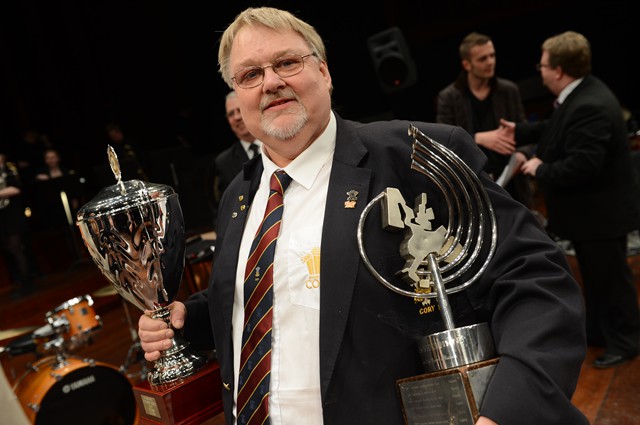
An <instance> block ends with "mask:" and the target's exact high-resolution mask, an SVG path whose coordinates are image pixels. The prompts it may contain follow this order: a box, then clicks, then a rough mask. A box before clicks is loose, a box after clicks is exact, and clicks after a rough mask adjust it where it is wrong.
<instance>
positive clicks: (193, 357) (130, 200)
mask: <svg viewBox="0 0 640 425" xmlns="http://www.w3.org/2000/svg"><path fill="white" fill-rule="evenodd" d="M107 154H108V157H109V163H110V165H111V170H112V171H113V173H114V176H115V178H116V184H114V185H113V186H109V187H106V188H104V189H102V190H101V191H100V192H99V193H98V194H97V195H96V196H95V197H94V198H93V199H92V200H91V201H90V202H89V203H87V204H86V205H84V206H83V207H82V208H80V210H79V211H78V214H77V219H78V221H77V225H78V227H79V229H80V233H81V234H82V239H83V241H84V243H85V245H86V247H87V249H88V250H89V253H90V255H91V257H92V259H93V261H94V263H95V264H96V265H97V266H98V268H99V269H100V271H101V272H102V274H103V275H104V276H105V277H106V278H107V280H108V281H109V282H110V283H111V285H113V287H114V288H115V289H116V290H117V292H118V293H119V294H120V295H121V296H122V297H123V298H125V299H126V300H127V301H129V302H130V303H132V304H133V305H135V306H136V307H138V308H139V309H140V310H142V311H151V316H152V317H153V318H154V319H161V320H164V321H165V322H166V323H167V324H170V322H169V315H170V311H169V308H168V305H169V304H170V303H171V302H172V301H174V299H175V297H176V295H177V292H178V289H179V287H180V281H181V279H182V273H183V271H184V261H185V260H184V253H185V230H184V220H183V216H182V210H181V207H180V203H179V201H178V195H177V194H176V193H175V192H174V191H173V189H172V188H171V187H169V186H166V185H162V184H154V183H148V182H143V181H140V180H129V181H122V179H121V174H120V166H119V163H118V159H117V156H116V154H115V152H114V150H113V148H111V147H110V146H109V148H108V151H107ZM206 362H207V358H206V357H205V356H203V355H200V354H197V353H195V352H194V351H193V350H191V349H190V347H189V343H188V342H186V341H185V340H184V339H183V338H182V337H181V336H180V333H179V332H175V337H174V338H173V340H172V346H171V348H169V349H168V350H166V351H164V352H163V353H162V357H161V358H160V359H159V360H157V361H156V362H155V365H154V368H153V370H152V371H151V372H150V373H149V375H148V380H149V383H150V384H151V385H155V386H157V385H162V384H168V383H172V382H175V381H178V380H181V379H184V378H187V377H189V376H191V375H193V374H194V373H195V372H197V371H198V370H199V369H201V368H202V367H203V366H204V365H205V364H206Z"/></svg>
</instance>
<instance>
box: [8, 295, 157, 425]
mask: <svg viewBox="0 0 640 425" xmlns="http://www.w3.org/2000/svg"><path fill="white" fill-rule="evenodd" d="M94 295H96V296H105V295H110V294H107V293H106V291H105V293H104V294H103V293H102V292H100V291H97V292H96V293H94ZM127 317H129V315H128V311H127ZM45 318H46V325H44V326H41V327H34V326H24V327H21V328H16V329H10V330H6V331H0V340H5V339H10V338H15V339H14V340H13V341H11V342H10V343H9V344H7V345H6V346H3V347H0V359H1V360H2V364H3V367H4V369H10V368H9V367H8V366H7V365H8V364H9V361H10V359H11V358H13V357H15V356H20V355H23V354H34V355H35V356H36V361H35V362H30V363H27V364H26V365H25V369H26V371H25V372H24V373H23V374H22V375H21V376H19V377H18V378H17V379H15V373H14V372H13V370H10V372H11V373H10V374H9V375H10V376H12V378H13V379H14V382H13V384H12V385H13V387H12V390H13V392H14V393H15V395H16V397H17V400H18V402H19V404H20V405H21V407H22V409H23V410H24V411H25V413H26V416H27V419H28V420H29V421H30V422H31V423H32V424H35V425H47V424H52V425H53V424H56V425H57V424H61V423H64V424H78V425H80V424H87V423H95V424H103V425H112V424H113V425H116V424H118V425H123V424H134V423H136V421H137V418H138V412H137V408H136V403H135V397H134V393H133V383H134V382H133V380H132V374H130V373H128V368H129V366H130V365H131V364H132V363H133V361H134V360H132V359H130V358H129V357H131V356H134V355H135V356H136V358H135V360H136V361H137V360H139V354H138V350H137V348H139V343H138V345H136V344H135V342H136V341H137V334H136V341H134V346H132V348H131V349H130V350H129V351H130V353H129V355H128V356H127V360H126V361H125V364H124V365H123V366H121V367H120V368H118V367H115V366H113V365H110V364H108V363H103V362H99V361H95V360H93V359H87V358H83V357H81V356H79V355H77V354H78V351H79V350H80V349H81V348H83V347H85V346H88V345H90V344H91V343H92V342H93V338H94V336H95V334H96V333H97V332H98V331H99V330H101V329H102V319H101V318H100V316H98V315H97V314H96V313H95V310H94V309H93V298H92V297H91V296H90V295H83V296H79V297H75V298H72V299H70V300H67V301H65V302H64V303H62V304H60V305H59V306H57V307H56V308H54V309H53V310H50V311H48V312H47V313H46V315H45ZM130 325H131V323H130ZM133 335H134V333H133V332H132V337H133ZM134 347H135V348H136V349H134ZM140 352H141V351H140ZM142 362H143V363H145V364H146V362H144V357H142ZM142 369H144V366H143V367H142ZM140 373H146V371H145V370H142V371H141V372H140ZM87 418H91V419H87Z"/></svg>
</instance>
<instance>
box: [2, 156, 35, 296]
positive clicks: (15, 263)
mask: <svg viewBox="0 0 640 425" xmlns="http://www.w3.org/2000/svg"><path fill="white" fill-rule="evenodd" d="M7 158H8V157H7V154H5V153H2V152H0V250H1V251H2V255H3V256H4V258H5V260H6V263H7V268H8V269H9V272H10V275H11V278H12V280H13V283H14V289H13V290H12V292H11V297H12V298H19V297H22V296H26V295H28V294H30V293H32V292H34V291H35V290H36V286H35V285H34V283H33V281H32V278H31V270H30V265H31V264H30V263H31V261H30V258H29V255H30V252H29V249H30V247H31V241H30V240H28V239H27V238H29V237H30V229H29V223H28V222H27V218H26V217H25V215H24V212H25V211H24V204H23V202H22V198H21V195H22V189H21V186H22V184H21V180H20V175H19V172H18V167H17V166H16V165H15V164H14V163H12V162H9V161H8V160H7Z"/></svg>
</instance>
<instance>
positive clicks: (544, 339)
mask: <svg viewBox="0 0 640 425" xmlns="http://www.w3.org/2000/svg"><path fill="white" fill-rule="evenodd" d="M414 124H415V125H416V126H417V127H418V128H420V130H421V131H422V132H423V133H425V134H426V135H428V136H429V137H431V138H433V139H434V140H436V141H438V142H440V143H442V144H444V145H445V146H447V147H449V148H450V149H452V150H454V151H455V152H456V153H457V154H458V155H459V156H460V157H461V158H462V159H463V160H465V161H466V163H467V164H468V165H469V166H470V167H471V168H472V169H473V170H474V171H475V172H476V173H479V175H480V178H481V180H482V183H483V184H484V185H485V187H486V188H487V191H488V193H489V196H490V198H491V200H492V202H493V205H494V208H495V210H496V212H497V215H498V246H497V249H496V252H495V255H494V257H493V259H492V261H491V262H490V263H489V265H488V267H487V269H486V271H485V273H484V274H483V276H482V277H481V278H480V279H479V280H478V281H476V282H475V283H474V284H473V285H471V286H470V287H469V288H467V290H464V291H461V292H458V293H457V294H455V295H453V296H450V303H451V305H452V307H453V309H454V320H455V324H456V326H464V325H467V324H472V323H477V322H485V321H486V322H488V323H489V324H490V326H491V330H492V333H493V337H494V339H495V344H496V348H497V350H498V352H499V354H500V355H501V360H500V363H499V365H498V367H497V369H496V371H495V373H494V375H493V379H492V381H491V383H490V385H489V387H488V389H487V392H486V395H485V399H484V404H483V406H482V408H481V414H484V415H487V416H489V417H491V418H493V419H494V420H496V421H497V422H498V423H500V424H501V425H509V424H518V425H527V424H531V425H533V424H541V423H544V424H558V425H560V424H562V425H565V424H587V423H588V422H587V420H586V419H585V418H584V416H583V415H582V414H581V413H580V412H579V411H578V410H577V409H576V408H575V407H574V406H573V405H572V404H571V403H570V398H571V395H572V393H573V391H574V389H575V386H576V383H577V379H578V375H579V373H580V367H581V364H582V361H583V359H584V356H585V352H586V341H585V335H584V323H583V309H582V298H581V294H580V291H579V287H578V285H577V283H576V282H575V281H574V280H573V278H572V276H571V272H570V269H569V267H568V265H567V263H566V260H565V257H564V254H563V253H562V252H561V250H560V249H559V248H558V247H557V245H556V244H555V243H554V242H553V241H551V240H550V239H549V238H548V236H547V235H546V233H545V232H544V230H543V229H542V228H541V227H540V226H539V224H538V222H537V221H536V219H535V218H534V217H533V215H532V214H531V213H530V211H529V210H527V209H526V208H524V207H523V206H522V205H521V204H519V203H517V202H516V201H514V200H513V199H512V198H511V197H510V196H509V195H508V194H507V193H506V192H505V191H504V190H503V189H502V188H500V187H499V186H497V185H496V184H494V183H493V182H491V180H490V179H489V177H488V176H487V175H486V173H484V172H480V170H482V169H483V166H484V164H485V161H486V158H485V157H484V155H482V153H481V152H480V150H479V149H478V148H477V146H476V144H475V143H474V142H473V139H472V138H471V137H470V136H469V134H468V133H467V132H465V131H464V130H462V129H461V128H459V127H453V126H448V125H443V124H427V123H414ZM409 125H410V123H409V122H407V121H391V122H375V123H368V124H362V123H356V122H352V121H347V120H343V119H341V118H340V117H337V140H336V148H335V154H334V157H333V164H332V169H331V177H330V181H329V190H328V197H327V207H326V212H325V217H324V225H323V231H322V246H321V257H322V261H321V293H320V294H321V295H320V297H321V304H320V352H319V353H316V354H318V355H319V356H320V370H319V373H320V381H321V394H322V407H323V415H324V423H325V424H328V425H329V424H330V425H334V424H345V425H347V424H348V425H353V424H381V425H404V419H403V416H402V410H401V406H400V402H399V398H398V395H397V392H396V380H397V379H400V378H406V377H411V376H415V375H419V374H421V373H424V371H423V369H422V366H421V361H420V357H419V355H418V348H417V344H416V342H415V339H414V336H415V335H416V334H425V333H434V332H439V331H442V330H445V327H444V325H443V320H442V318H441V317H440V314H439V313H438V311H437V309H435V311H432V312H431V313H425V309H424V308H422V307H423V306H422V305H421V304H420V303H416V302H414V300H413V299H412V298H409V297H405V296H402V295H398V294H396V293H395V292H392V291H390V290H389V289H388V288H386V287H385V286H383V285H382V284H381V283H380V282H378V281H377V280H376V279H375V278H374V277H373V276H372V274H371V273H370V272H369V271H368V269H367V267H366V266H365V264H364V263H363V261H362V260H361V258H360V254H359V251H358V246H357V237H356V229H357V226H358V221H359V219H360V215H361V213H362V211H363V209H364V208H365V206H366V205H367V203H369V201H370V200H371V199H372V198H373V197H375V196H377V195H378V194H379V193H381V192H382V191H384V190H385V189H386V188H388V187H395V188H398V189H399V190H400V191H401V192H402V194H403V196H404V198H405V200H406V201H407V204H408V205H413V202H414V199H415V198H416V196H418V195H419V194H421V193H428V196H429V203H430V206H431V207H433V208H434V210H435V212H436V217H440V216H439V215H438V214H440V213H441V212H442V210H443V208H444V205H443V203H438V200H437V199H438V196H437V194H436V193H437V192H435V191H434V186H433V185H432V184H430V183H429V181H428V179H427V177H426V176H424V175H423V174H421V173H418V172H416V171H413V170H411V153H412V143H413V139H412V138H411V137H409V136H408V135H407V130H408V128H409ZM261 173H262V162H261V161H259V160H250V161H249V162H247V163H246V164H245V166H244V171H243V173H241V174H240V175H238V176H237V177H236V178H235V179H234V181H233V182H232V183H231V185H230V186H229V188H228V189H227V191H226V192H225V195H224V196H223V199H222V202H221V205H220V211H219V216H218V228H217V241H216V251H215V257H214V260H213V268H212V273H211V279H210V282H209V288H208V290H207V291H202V292H200V293H198V294H195V295H194V296H192V297H191V298H190V299H189V300H187V301H186V305H187V310H188V316H187V317H188V319H187V321H186V324H185V337H186V338H187V339H188V340H189V341H191V343H192V344H193V346H194V347H195V348H212V347H213V346H214V340H215V348H216V351H217V356H218V360H219V362H220V371H221V377H222V381H223V383H225V384H226V385H228V388H229V389H223V390H222V392H223V401H224V411H225V416H226V421H227V424H232V423H233V422H232V420H233V418H232V408H233V383H234V371H233V352H232V350H233V347H232V340H231V318H232V308H233V297H234V286H235V275H236V265H237V261H238V258H237V257H238V250H239V246H240V241H241V236H242V232H243V229H244V225H245V219H246V215H247V211H248V208H243V206H245V207H246V206H248V205H250V203H251V201H252V199H253V196H254V194H255V192H256V190H257V188H258V185H259V180H260V175H261ZM350 190H357V191H358V193H359V195H358V200H357V203H356V205H355V208H352V209H351V208H345V207H344V203H345V201H346V198H347V195H346V194H347V192H349V191H350ZM379 210H380V209H379V208H373V209H372V210H371V213H370V214H369V216H368V219H367V221H366V222H365V227H364V232H363V233H364V235H365V248H366V250H367V255H368V257H369V260H370V261H371V263H372V265H373V266H374V267H375V268H376V270H378V271H379V272H380V273H381V274H382V275H383V276H390V275H393V274H394V273H395V272H396V271H397V270H398V269H399V268H401V267H402V265H403V264H404V260H403V259H402V258H401V256H400V254H399V247H400V243H401V242H402V239H403V235H402V232H389V231H386V230H383V229H382V228H381V225H380V211H379Z"/></svg>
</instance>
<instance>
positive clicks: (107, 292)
mask: <svg viewBox="0 0 640 425" xmlns="http://www.w3.org/2000/svg"><path fill="white" fill-rule="evenodd" d="M117 293H118V291H116V288H114V287H113V286H112V285H107V286H105V287H104V288H100V289H98V290H97V291H96V292H94V293H93V296H94V297H109V296H111V295H116V294H117Z"/></svg>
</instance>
